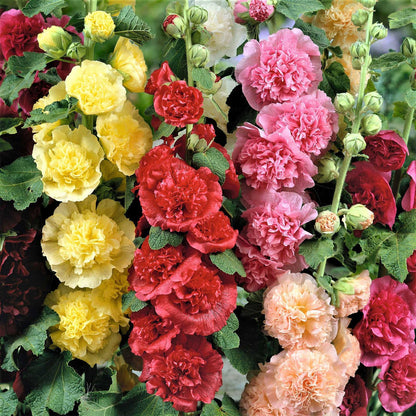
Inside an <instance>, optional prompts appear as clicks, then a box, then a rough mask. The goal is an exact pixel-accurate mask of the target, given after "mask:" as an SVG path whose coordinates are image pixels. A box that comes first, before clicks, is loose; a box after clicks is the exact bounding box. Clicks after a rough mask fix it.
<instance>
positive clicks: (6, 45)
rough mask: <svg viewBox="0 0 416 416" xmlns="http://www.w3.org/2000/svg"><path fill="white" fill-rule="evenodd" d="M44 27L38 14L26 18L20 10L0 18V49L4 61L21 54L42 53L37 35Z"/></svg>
mask: <svg viewBox="0 0 416 416" xmlns="http://www.w3.org/2000/svg"><path fill="white" fill-rule="evenodd" d="M45 27H46V24H45V20H44V19H43V17H42V15H41V14H40V13H38V14H36V15H35V16H33V17H26V16H25V15H24V14H23V13H22V12H21V11H20V10H16V9H11V10H7V11H6V12H4V13H2V14H1V16H0V49H1V51H2V54H3V56H4V59H6V60H7V59H9V58H10V57H11V56H12V55H17V56H23V52H42V50H41V49H40V48H39V45H38V41H37V35H38V34H39V33H41V32H42V31H43V29H44V28H45Z"/></svg>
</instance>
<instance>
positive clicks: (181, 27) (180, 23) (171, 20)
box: [163, 14, 186, 39]
mask: <svg viewBox="0 0 416 416" xmlns="http://www.w3.org/2000/svg"><path fill="white" fill-rule="evenodd" d="M185 27H186V25H185V20H184V19H183V17H181V16H178V15H177V14H170V15H168V16H167V17H166V19H165V20H164V22H163V30H164V31H165V32H166V33H167V34H168V35H169V36H171V37H172V38H175V39H180V38H181V37H182V36H183V35H184V34H185Z"/></svg>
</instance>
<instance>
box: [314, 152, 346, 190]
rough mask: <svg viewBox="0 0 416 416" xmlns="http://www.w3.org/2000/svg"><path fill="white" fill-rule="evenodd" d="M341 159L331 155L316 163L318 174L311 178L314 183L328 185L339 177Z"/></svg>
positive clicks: (328, 154)
mask: <svg viewBox="0 0 416 416" xmlns="http://www.w3.org/2000/svg"><path fill="white" fill-rule="evenodd" d="M340 164H341V159H340V158H339V157H337V156H335V155H333V154H331V153H327V154H326V155H325V156H323V157H321V158H320V159H319V160H318V162H317V165H318V174H317V175H315V176H314V177H313V179H314V181H315V182H318V183H328V182H331V181H333V180H334V179H337V178H338V176H339V167H340Z"/></svg>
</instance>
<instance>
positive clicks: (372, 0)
mask: <svg viewBox="0 0 416 416" xmlns="http://www.w3.org/2000/svg"><path fill="white" fill-rule="evenodd" d="M360 3H361V4H362V5H363V6H364V7H367V8H368V9H372V8H373V7H374V6H375V5H376V3H377V0H360Z"/></svg>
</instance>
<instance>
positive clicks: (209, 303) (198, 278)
mask: <svg viewBox="0 0 416 416" xmlns="http://www.w3.org/2000/svg"><path fill="white" fill-rule="evenodd" d="M236 301H237V285H236V283H235V281H234V278H233V277H232V276H229V275H225V274H221V277H220V276H219V275H218V269H217V268H215V267H212V266H206V265H204V264H202V263H201V264H200V265H199V266H198V267H195V268H194V270H193V271H192V277H191V279H190V280H188V281H187V282H186V283H184V285H183V286H179V287H176V288H174V289H173V290H172V293H171V294H170V295H163V296H158V297H157V298H156V299H154V300H153V301H152V303H153V304H154V306H155V309H156V313H157V314H158V315H160V316H162V317H163V318H168V319H170V320H172V322H174V323H175V324H176V325H177V326H178V327H179V328H180V329H181V330H182V331H183V332H184V333H185V334H190V335H193V334H196V335H210V334H212V333H213V332H216V331H219V330H220V329H221V328H222V327H223V326H224V325H225V324H226V322H227V319H228V318H229V316H230V314H231V312H232V311H233V310H234V309H235V306H236Z"/></svg>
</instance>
